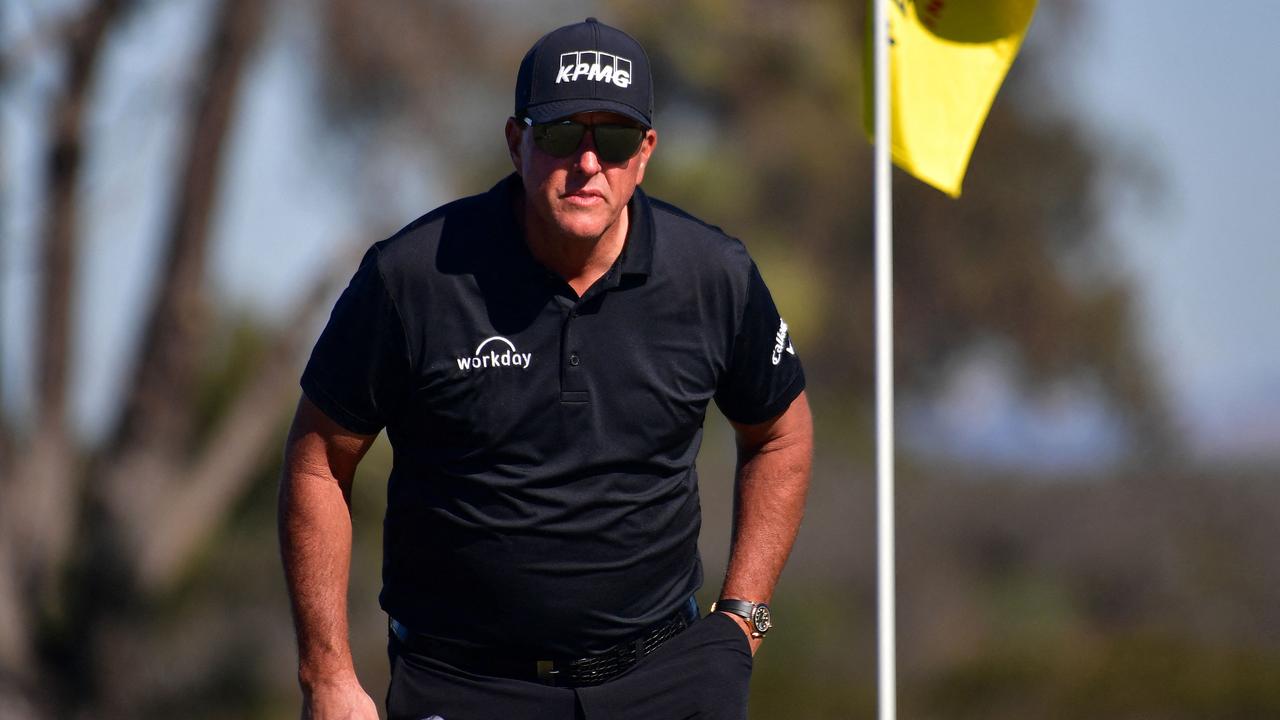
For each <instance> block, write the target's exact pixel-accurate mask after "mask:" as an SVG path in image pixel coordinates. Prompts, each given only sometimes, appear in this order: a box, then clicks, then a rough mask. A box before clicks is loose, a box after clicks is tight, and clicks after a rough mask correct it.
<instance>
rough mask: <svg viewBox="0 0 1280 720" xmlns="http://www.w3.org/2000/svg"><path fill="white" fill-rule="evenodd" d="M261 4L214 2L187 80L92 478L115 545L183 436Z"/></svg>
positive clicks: (138, 517)
mask: <svg viewBox="0 0 1280 720" xmlns="http://www.w3.org/2000/svg"><path fill="white" fill-rule="evenodd" d="M267 7H268V6H267V4H265V3H262V2H259V1H258V0H226V1H225V2H224V3H222V5H221V7H220V8H219V9H218V10H217V14H216V17H215V20H214V29H213V33H212V35H211V37H210V41H209V46H208V50H207V51H206V53H205V55H204V60H203V63H202V65H201V66H200V67H201V68H202V69H203V73H202V76H201V78H200V79H199V81H198V82H197V83H196V88H197V89H198V92H199V96H198V98H197V102H196V109H195V115H194V125H193V127H192V131H191V135H190V136H189V138H188V140H187V143H186V148H187V155H186V157H185V158H184V160H183V163H182V165H181V168H182V169H181V172H180V176H179V185H178V188H179V189H178V193H177V197H176V199H175V212H174V214H173V216H172V217H171V218H170V220H169V227H168V231H167V235H166V240H165V245H164V247H165V251H164V252H165V256H164V258H163V260H162V262H161V264H160V273H159V275H158V278H159V279H158V281H157V282H158V287H157V289H156V293H155V296H154V298H153V301H152V304H151V312H150V318H149V320H148V322H147V325H146V329H145V332H144V335H143V337H142V342H141V344H140V345H139V348H140V356H139V358H138V360H137V362H136V363H135V366H134V367H135V371H134V375H133V379H132V381H131V383H130V385H129V390H128V393H127V395H126V400H125V403H124V409H123V412H122V413H121V415H120V419H119V421H118V424H117V426H116V428H115V429H114V432H113V433H112V435H111V438H112V441H111V444H110V447H109V449H108V451H107V457H106V458H105V464H104V469H105V477H104V478H103V479H102V481H101V482H99V483H98V486H99V488H100V489H101V491H102V493H103V494H104V495H103V497H102V498H101V500H103V502H104V504H105V507H106V509H107V511H108V515H109V516H110V517H113V518H115V520H114V521H113V522H115V523H117V524H118V525H119V529H121V530H125V531H126V532H127V533H129V534H130V537H126V538H122V539H123V540H125V542H126V546H125V548H124V552H125V554H126V555H130V554H132V553H134V552H137V551H138V548H137V546H136V545H134V543H135V542H136V541H138V540H139V539H140V536H141V535H143V534H145V530H143V529H142V527H141V526H142V525H144V524H146V523H147V522H150V521H151V519H152V518H153V517H154V515H153V514H152V511H153V510H156V509H157V508H156V507H155V506H154V503H155V501H156V499H157V498H158V497H159V496H160V495H161V494H162V493H163V491H164V486H165V485H166V484H167V483H169V482H172V481H174V480H175V479H177V478H180V477H181V475H180V474H179V473H177V472H173V471H176V470H178V469H179V468H180V467H181V465H182V457H183V456H184V455H185V453H186V452H187V447H186V445H187V443H188V441H189V438H190V435H191V427H192V414H191V410H190V408H191V406H192V402H191V398H192V395H193V393H194V386H195V378H196V374H197V372H198V370H199V366H200V361H201V358H202V356H203V354H202V351H203V343H202V342H201V341H202V338H203V336H204V334H205V330H206V328H207V313H206V309H205V301H204V271H205V258H206V255H207V251H208V244H209V230H210V217H211V215H212V210H213V206H214V202H215V199H216V189H217V181H218V177H219V175H220V170H221V168H222V160H223V159H224V158H225V156H226V153H225V149H226V144H227V139H228V134H229V133H228V130H229V128H230V125H231V121H232V119H233V118H234V116H235V109H236V100H237V98H238V96H239V89H240V84H241V82H242V80H243V78H244V74H245V68H246V65H247V64H248V61H249V56H250V53H251V51H252V49H253V47H254V46H255V45H256V42H257V38H258V36H259V34H260V30H261V25H262V21H263V15H264V13H265V10H266V8H267Z"/></svg>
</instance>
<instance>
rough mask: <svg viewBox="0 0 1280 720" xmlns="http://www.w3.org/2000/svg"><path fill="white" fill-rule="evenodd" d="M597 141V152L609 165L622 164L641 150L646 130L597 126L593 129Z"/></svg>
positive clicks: (624, 126)
mask: <svg viewBox="0 0 1280 720" xmlns="http://www.w3.org/2000/svg"><path fill="white" fill-rule="evenodd" d="M591 135H592V137H594V138H595V141H596V152H597V153H599V154H600V159H601V160H603V161H605V162H607V163H620V162H624V161H626V160H627V159H629V158H630V157H631V156H632V155H635V154H636V150H639V149H640V141H641V140H643V139H644V129H643V128H638V127H632V126H630V125H596V126H594V127H592V128H591Z"/></svg>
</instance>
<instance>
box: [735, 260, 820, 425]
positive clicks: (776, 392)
mask: <svg viewBox="0 0 1280 720" xmlns="http://www.w3.org/2000/svg"><path fill="white" fill-rule="evenodd" d="M747 283H748V285H747V301H746V307H745V309H744V311H743V315H742V322H741V325H740V326H739V328H738V333H737V335H736V337H735V338H734V342H733V350H732V354H731V356H730V358H729V363H728V367H727V370H726V372H725V374H724V377H722V378H721V380H720V383H719V385H718V387H717V388H716V398H715V399H716V405H718V406H719V407H720V411H721V412H723V413H724V415H725V417H727V418H729V419H730V420H732V421H734V422H736V423H741V424H745V425H753V424H755V423H761V422H764V421H766V420H769V419H771V418H774V417H776V416H778V415H780V414H782V412H783V411H784V410H786V409H787V407H789V406H790V405H791V401H792V400H795V399H796V396H798V395H799V394H800V392H801V391H802V390H804V369H803V368H802V367H801V366H800V358H799V356H797V355H796V349H795V346H794V345H793V344H792V342H791V332H790V330H789V329H788V327H787V323H786V321H785V320H783V319H782V317H781V316H780V315H779V314H778V308H777V307H776V306H775V305H774V304H773V297H772V296H771V295H770V294H769V288H768V287H766V286H765V284H764V278H762V277H760V271H759V269H757V268H756V265H755V263H752V264H751V271H750V275H749V278H748V280H747Z"/></svg>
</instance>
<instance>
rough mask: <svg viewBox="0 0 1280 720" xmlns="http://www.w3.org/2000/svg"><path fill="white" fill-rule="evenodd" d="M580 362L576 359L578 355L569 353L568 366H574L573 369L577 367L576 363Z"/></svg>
mask: <svg viewBox="0 0 1280 720" xmlns="http://www.w3.org/2000/svg"><path fill="white" fill-rule="evenodd" d="M580 362H582V361H581V360H580V359H579V358H578V353H576V352H573V353H569V364H570V365H572V366H574V367H577V366H578V363H580Z"/></svg>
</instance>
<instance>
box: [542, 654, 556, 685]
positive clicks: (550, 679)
mask: <svg viewBox="0 0 1280 720" xmlns="http://www.w3.org/2000/svg"><path fill="white" fill-rule="evenodd" d="M537 667H538V680H540V681H542V682H544V683H546V684H547V685H552V686H554V685H555V684H556V680H557V679H558V678H559V677H560V671H559V670H557V669H556V661H555V660H538V661H537Z"/></svg>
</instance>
